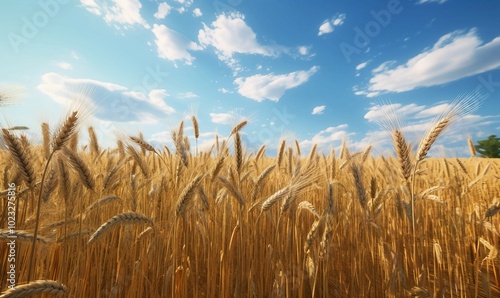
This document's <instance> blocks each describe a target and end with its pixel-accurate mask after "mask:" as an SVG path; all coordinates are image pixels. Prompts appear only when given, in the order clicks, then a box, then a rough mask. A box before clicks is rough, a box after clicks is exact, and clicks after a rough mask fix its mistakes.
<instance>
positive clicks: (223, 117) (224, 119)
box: [210, 113, 235, 124]
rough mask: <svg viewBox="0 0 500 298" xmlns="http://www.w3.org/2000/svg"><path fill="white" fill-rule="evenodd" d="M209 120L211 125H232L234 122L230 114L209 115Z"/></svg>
mask: <svg viewBox="0 0 500 298" xmlns="http://www.w3.org/2000/svg"><path fill="white" fill-rule="evenodd" d="M210 118H211V119H212V122H213V123H219V124H232V123H233V122H234V119H235V117H234V115H233V114H230V113H210Z"/></svg>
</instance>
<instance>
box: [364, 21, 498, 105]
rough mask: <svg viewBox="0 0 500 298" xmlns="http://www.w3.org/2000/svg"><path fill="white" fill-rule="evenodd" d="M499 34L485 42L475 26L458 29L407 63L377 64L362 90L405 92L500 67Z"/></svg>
mask: <svg viewBox="0 0 500 298" xmlns="http://www.w3.org/2000/svg"><path fill="white" fill-rule="evenodd" d="M499 52H500V37H496V38H494V39H493V40H492V41H490V42H488V43H483V42H482V41H481V40H480V39H479V37H478V36H477V34H476V30H475V29H472V30H470V31H469V32H466V33H464V32H461V31H455V32H452V33H449V34H446V35H444V36H442V37H441V38H440V39H439V40H438V41H437V42H436V43H435V44H434V46H433V47H432V48H430V49H428V50H425V51H424V52H422V53H421V54H418V55H417V56H415V57H413V58H411V59H410V60H408V61H407V62H406V63H405V64H401V65H395V62H394V61H388V62H384V63H382V64H381V65H380V66H378V67H377V68H375V69H374V70H373V71H372V73H373V77H372V78H371V79H370V81H369V86H368V88H367V89H366V90H363V92H361V93H363V94H365V95H368V96H369V95H372V96H376V95H379V94H381V93H388V92H404V91H409V90H412V89H415V88H418V87H428V86H435V85H441V84H445V83H448V82H452V81H455V80H458V79H461V78H465V77H469V76H472V75H476V74H480V73H483V72H486V71H489V70H493V69H497V68H500V55H498V53H499Z"/></svg>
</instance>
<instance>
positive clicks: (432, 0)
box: [417, 0, 448, 4]
mask: <svg viewBox="0 0 500 298" xmlns="http://www.w3.org/2000/svg"><path fill="white" fill-rule="evenodd" d="M446 1H448V0H419V1H418V2H417V4H424V3H437V4H443V3H445V2H446Z"/></svg>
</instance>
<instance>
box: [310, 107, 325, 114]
mask: <svg viewBox="0 0 500 298" xmlns="http://www.w3.org/2000/svg"><path fill="white" fill-rule="evenodd" d="M325 108H326V106H317V107H315V108H314V109H313V111H312V113H311V114H313V115H320V114H323V111H324V110H325Z"/></svg>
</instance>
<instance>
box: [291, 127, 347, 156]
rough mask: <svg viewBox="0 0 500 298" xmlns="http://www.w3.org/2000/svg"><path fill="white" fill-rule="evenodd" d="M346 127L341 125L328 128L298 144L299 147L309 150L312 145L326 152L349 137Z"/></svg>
mask: <svg viewBox="0 0 500 298" xmlns="http://www.w3.org/2000/svg"><path fill="white" fill-rule="evenodd" d="M347 128H348V125H347V124H341V125H338V126H330V127H328V128H326V129H324V130H321V131H319V132H318V133H316V134H315V135H314V136H313V137H312V138H311V139H306V140H303V141H301V142H300V146H301V147H304V148H307V149H310V148H311V147H312V146H313V145H315V144H316V145H318V149H319V150H321V151H327V150H331V149H334V148H335V147H337V146H340V144H341V143H342V140H343V139H344V138H345V137H347V136H348V135H349V133H348V132H347Z"/></svg>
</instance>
